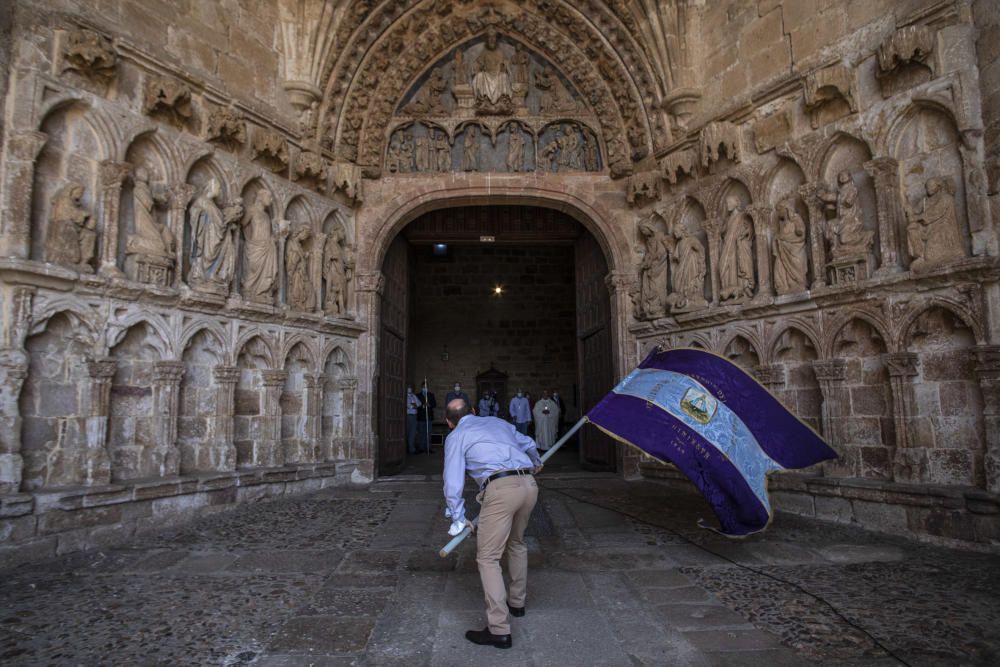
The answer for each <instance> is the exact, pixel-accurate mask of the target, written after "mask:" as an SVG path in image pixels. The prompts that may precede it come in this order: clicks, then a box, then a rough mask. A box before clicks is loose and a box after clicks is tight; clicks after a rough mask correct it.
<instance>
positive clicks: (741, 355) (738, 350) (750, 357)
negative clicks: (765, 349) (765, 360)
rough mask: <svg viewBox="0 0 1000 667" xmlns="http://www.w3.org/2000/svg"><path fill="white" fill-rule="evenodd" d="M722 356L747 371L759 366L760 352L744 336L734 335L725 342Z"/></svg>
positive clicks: (750, 371) (751, 371)
mask: <svg viewBox="0 0 1000 667" xmlns="http://www.w3.org/2000/svg"><path fill="white" fill-rule="evenodd" d="M723 356H725V357H726V359H729V360H730V361H731V362H733V363H734V364H736V365H738V366H740V367H741V368H743V370H745V371H746V372H748V373H753V371H754V370H755V369H756V368H757V367H758V366H760V352H758V351H757V348H756V347H755V346H754V344H753V343H751V342H750V341H749V340H748V339H747V338H746V337H745V336H742V335H736V336H734V337H733V338H732V340H730V341H729V343H728V344H726V349H725V350H723Z"/></svg>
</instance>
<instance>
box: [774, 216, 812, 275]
mask: <svg viewBox="0 0 1000 667" xmlns="http://www.w3.org/2000/svg"><path fill="white" fill-rule="evenodd" d="M772 252H773V254H774V288H775V290H777V292H778V294H794V293H796V292H804V291H805V290H806V269H807V263H806V262H807V259H806V225H805V222H804V221H803V220H802V216H800V215H799V214H798V213H797V212H796V210H795V206H794V204H793V203H792V202H790V201H783V202H781V203H780V204H778V229H777V234H776V235H775V237H774V249H773V251H772Z"/></svg>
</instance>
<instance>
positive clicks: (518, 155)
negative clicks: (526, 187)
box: [507, 125, 524, 171]
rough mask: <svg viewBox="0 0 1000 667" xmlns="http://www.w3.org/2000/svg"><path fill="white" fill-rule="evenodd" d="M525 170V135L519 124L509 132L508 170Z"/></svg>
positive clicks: (513, 126) (511, 127)
mask: <svg viewBox="0 0 1000 667" xmlns="http://www.w3.org/2000/svg"><path fill="white" fill-rule="evenodd" d="M523 170H524V136H522V134H521V130H520V129H518V127H517V125H511V126H510V131H509V132H508V133H507V171H523Z"/></svg>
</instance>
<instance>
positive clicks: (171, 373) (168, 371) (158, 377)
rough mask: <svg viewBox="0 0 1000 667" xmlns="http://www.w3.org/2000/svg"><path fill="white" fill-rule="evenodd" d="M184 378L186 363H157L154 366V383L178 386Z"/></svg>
mask: <svg viewBox="0 0 1000 667" xmlns="http://www.w3.org/2000/svg"><path fill="white" fill-rule="evenodd" d="M182 377H184V362H182V361H157V362H156V363H154V364H153V382H155V383H156V384H177V383H179V382H180V381H181V378H182Z"/></svg>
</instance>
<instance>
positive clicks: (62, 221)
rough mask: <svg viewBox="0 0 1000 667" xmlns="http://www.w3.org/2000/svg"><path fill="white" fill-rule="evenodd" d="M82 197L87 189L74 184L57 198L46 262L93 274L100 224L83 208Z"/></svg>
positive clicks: (48, 236) (65, 186)
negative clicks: (84, 189)
mask: <svg viewBox="0 0 1000 667" xmlns="http://www.w3.org/2000/svg"><path fill="white" fill-rule="evenodd" d="M82 197H83V186H82V185H80V184H79V183H75V182H70V183H67V184H66V185H64V186H63V187H62V189H60V190H59V192H57V193H56V196H55V197H54V198H53V200H52V214H51V216H50V218H49V228H48V232H47V234H46V236H45V261H46V262H53V263H54V264H61V265H62V266H66V267H69V268H73V269H77V270H79V271H88V272H90V271H93V270H94V269H93V266H92V265H91V264H92V262H93V261H94V256H95V253H96V250H97V223H96V222H95V220H94V219H93V217H91V215H90V214H89V213H87V211H86V210H84V208H83V206H82V205H81V204H80V199H81V198H82Z"/></svg>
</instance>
